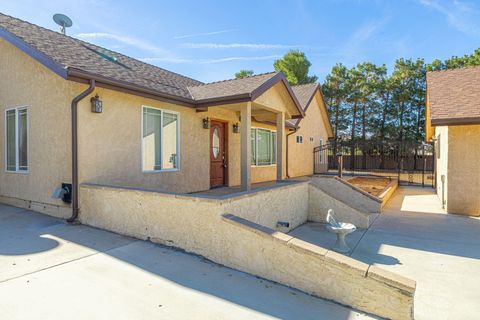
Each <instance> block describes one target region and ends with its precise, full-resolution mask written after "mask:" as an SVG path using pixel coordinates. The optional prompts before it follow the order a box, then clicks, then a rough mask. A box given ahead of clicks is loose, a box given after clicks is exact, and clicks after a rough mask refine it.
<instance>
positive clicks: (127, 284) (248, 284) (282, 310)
mask: <svg viewBox="0 0 480 320" xmlns="http://www.w3.org/2000/svg"><path fill="white" fill-rule="evenodd" d="M0 318H1V319H9V320H15V319H54V320H55V319H62V320H63V319H79V320H80V319H82V320H83V319H117V320H121V319H129V320H130V319H136V320H138V319H149V320H150V319H168V320H175V319H292V320H294V319H312V320H313V319H315V320H322V319H325V320H327V319H328V320H329V319H340V320H344V319H345V320H346V319H373V318H372V317H370V316H368V315H365V314H363V313H360V312H356V311H354V310H351V309H349V308H347V307H344V306H340V305H338V304H335V303H332V302H330V301H326V300H322V299H318V298H315V297H312V296H309V295H307V294H304V293H302V292H300V291H298V290H295V289H291V288H288V287H285V286H282V285H279V284H275V283H273V282H270V281H266V280H263V279H259V278H257V277H254V276H251V275H248V274H245V273H243V272H239V271H235V270H232V269H230V268H226V267H222V266H219V265H217V264H214V263H211V262H209V261H206V260H204V259H202V258H201V257H198V256H194V255H191V254H187V253H184V252H180V251H177V250H173V249H170V248H166V247H162V246H158V245H155V244H152V243H150V242H145V241H139V240H135V239H131V238H128V237H123V236H120V235H116V234H113V233H110V232H105V231H101V230H98V229H94V228H90V227H86V226H81V225H67V224H65V223H64V222H63V221H62V220H58V219H54V218H50V217H48V216H45V215H42V214H37V213H33V212H31V211H27V210H23V209H18V208H14V207H9V206H4V205H0Z"/></svg>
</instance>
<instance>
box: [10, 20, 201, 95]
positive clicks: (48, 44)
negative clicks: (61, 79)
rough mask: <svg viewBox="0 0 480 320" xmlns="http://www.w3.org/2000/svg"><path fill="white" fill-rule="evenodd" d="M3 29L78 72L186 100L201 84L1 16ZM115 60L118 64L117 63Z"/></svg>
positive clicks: (58, 62)
mask: <svg viewBox="0 0 480 320" xmlns="http://www.w3.org/2000/svg"><path fill="white" fill-rule="evenodd" d="M0 28H3V29H4V30H6V31H7V32H9V33H10V34H12V35H14V36H15V37H17V38H19V39H21V40H22V41H24V42H25V43H26V44H28V45H29V46H30V47H32V48H34V49H36V50H38V51H39V52H41V53H42V54H44V55H46V56H48V57H49V58H51V59H52V60H53V62H55V63H57V64H59V65H61V66H62V67H63V68H65V69H67V68H75V69H78V70H82V71H85V72H88V73H92V74H100V75H102V76H104V77H107V78H109V79H113V80H118V81H122V82H127V83H131V84H134V85H137V86H140V87H144V88H147V89H150V90H154V91H156V92H159V93H165V94H168V95H173V96H177V97H181V98H185V99H191V96H190V93H189V92H188V89H187V87H188V86H197V85H200V84H202V82H200V81H197V80H194V79H191V78H188V77H185V76H182V75H179V74H176V73H174V72H170V71H167V70H165V69H162V68H159V67H156V66H153V65H150V64H147V63H144V62H141V61H139V60H136V59H133V58H130V57H127V56H125V55H123V54H120V53H117V52H113V51H110V50H107V49H104V48H102V47H99V46H96V45H93V44H90V43H87V42H84V41H81V40H78V39H75V38H72V37H69V36H65V35H63V34H61V33H58V32H54V31H51V30H48V29H45V28H42V27H39V26H37V25H34V24H31V23H28V22H25V21H22V20H20V19H16V18H13V17H10V16H7V15H4V14H1V13H0ZM115 60H116V61H115Z"/></svg>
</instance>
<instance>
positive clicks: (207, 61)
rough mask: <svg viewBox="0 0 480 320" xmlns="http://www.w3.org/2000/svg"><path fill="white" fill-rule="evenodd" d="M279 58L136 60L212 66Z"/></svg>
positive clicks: (276, 57)
mask: <svg viewBox="0 0 480 320" xmlns="http://www.w3.org/2000/svg"><path fill="white" fill-rule="evenodd" d="M280 57H281V56H279V55H270V56H252V57H242V56H236V57H225V58H218V59H184V58H157V57H153V58H138V60H141V61H144V62H148V63H155V62H169V63H192V64H212V63H222V62H231V61H257V60H273V59H278V58H280Z"/></svg>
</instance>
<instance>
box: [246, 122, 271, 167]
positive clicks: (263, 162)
mask: <svg viewBox="0 0 480 320" xmlns="http://www.w3.org/2000/svg"><path fill="white" fill-rule="evenodd" d="M251 139H252V164H253V165H256V166H268V165H272V164H275V163H277V133H276V132H275V131H270V130H266V129H257V128H253V129H252V138H251Z"/></svg>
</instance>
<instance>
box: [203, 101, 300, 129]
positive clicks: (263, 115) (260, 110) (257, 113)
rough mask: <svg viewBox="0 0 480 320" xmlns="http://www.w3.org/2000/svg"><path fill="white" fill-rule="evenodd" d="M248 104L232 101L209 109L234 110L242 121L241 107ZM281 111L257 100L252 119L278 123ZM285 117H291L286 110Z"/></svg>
mask: <svg viewBox="0 0 480 320" xmlns="http://www.w3.org/2000/svg"><path fill="white" fill-rule="evenodd" d="M246 104H247V102H241V103H231V104H225V105H221V106H214V107H210V108H209V109H210V110H212V111H213V110H215V109H218V108H221V109H226V110H230V111H234V112H235V113H236V115H237V117H238V120H239V121H240V111H241V108H242V107H244V106H245V105H246ZM279 112H280V111H279V110H277V109H275V108H272V107H268V106H264V105H262V104H259V103H256V102H253V103H252V119H254V120H255V121H257V122H265V123H268V124H276V123H277V116H276V115H277V113H279ZM285 118H286V119H291V116H290V117H289V114H287V112H285Z"/></svg>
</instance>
